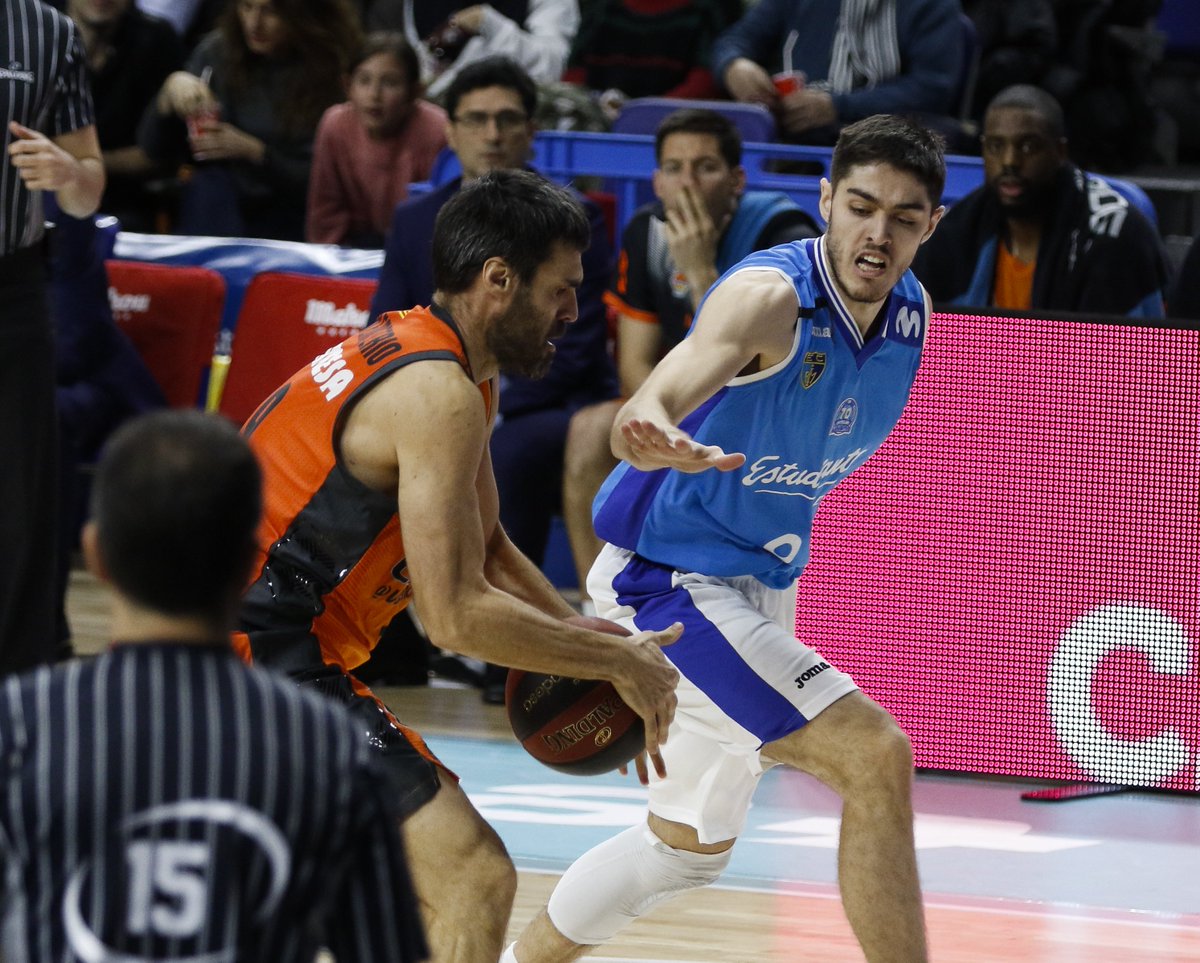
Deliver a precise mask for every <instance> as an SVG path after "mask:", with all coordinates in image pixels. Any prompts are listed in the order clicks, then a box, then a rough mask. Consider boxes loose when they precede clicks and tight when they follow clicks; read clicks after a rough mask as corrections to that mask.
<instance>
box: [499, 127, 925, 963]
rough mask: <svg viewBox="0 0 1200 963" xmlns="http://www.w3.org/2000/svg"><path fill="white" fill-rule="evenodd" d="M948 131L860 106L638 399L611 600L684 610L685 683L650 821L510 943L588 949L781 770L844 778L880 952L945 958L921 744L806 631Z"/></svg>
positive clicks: (861, 898)
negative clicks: (819, 554) (926, 904)
mask: <svg viewBox="0 0 1200 963" xmlns="http://www.w3.org/2000/svg"><path fill="white" fill-rule="evenodd" d="M944 181H945V163H944V159H943V156H942V145H941V143H940V141H939V140H938V139H937V138H936V137H935V136H934V135H933V134H931V133H929V132H928V131H926V130H925V129H924V128H922V127H919V126H917V125H915V124H913V123H911V122H909V121H907V120H903V119H901V118H898V117H892V116H876V117H870V118H867V119H866V120H863V121H859V122H858V123H855V124H851V125H850V126H848V127H846V128H845V129H844V130H843V131H842V134H841V136H840V138H839V139H838V143H837V147H836V148H835V150H834V153H833V160H832V166H831V169H830V180H828V181H822V183H821V199H820V210H821V214H822V216H823V217H824V218H825V220H826V221H827V224H828V227H827V229H826V233H825V235H824V236H823V237H821V238H816V239H809V240H803V241H797V242H793V243H791V244H785V245H782V246H779V247H775V248H771V249H770V250H768V251H764V252H759V253H756V254H751V255H750V256H749V257H747V258H746V259H745V260H743V261H741V262H740V263H739V264H737V265H736V266H734V267H733V268H732V269H730V270H729V271H728V272H726V273H725V274H724V275H723V276H722V277H721V278H719V279H718V281H717V283H716V285H715V286H714V287H713V288H712V289H710V291H709V293H708V295H707V296H706V298H705V301H704V302H703V304H702V305H701V307H700V311H699V314H698V316H697V319H696V323H695V324H694V326H693V328H692V331H691V333H690V334H689V336H688V337H687V338H686V339H685V340H684V341H682V342H681V343H680V344H679V345H678V346H677V347H675V348H674V349H673V350H672V351H671V352H670V353H669V354H668V355H667V356H666V357H665V358H664V359H663V360H662V361H661V362H659V364H658V366H657V367H655V369H654V371H653V372H652V373H651V374H650V376H649V378H648V379H647V380H646V382H645V383H644V384H643V385H642V387H641V388H640V389H639V390H638V391H637V392H636V393H635V394H634V396H633V397H632V398H631V399H630V400H629V402H628V403H627V404H626V405H625V406H624V407H623V408H622V410H621V412H620V413H619V415H618V417H617V420H616V424H615V425H614V428H613V436H612V443H613V451H614V453H615V454H616V455H617V456H618V457H620V458H621V459H623V462H624V464H622V465H621V466H620V467H618V468H617V470H616V471H615V472H614V473H613V474H612V475H611V476H610V477H609V479H608V481H607V482H606V483H605V484H604V486H603V488H601V490H600V493H599V494H598V495H597V497H596V504H595V522H596V531H597V534H599V535H600V537H601V538H603V539H604V540H605V541H606V542H607V545H606V546H605V548H604V549H603V551H602V552H601V555H600V557H599V558H598V559H597V561H596V564H595V566H594V567H593V568H592V571H591V574H590V576H589V578H588V590H589V591H590V593H591V597H592V598H593V600H595V602H596V608H597V614H598V615H602V616H604V617H606V618H610V619H614V620H616V621H619V622H621V623H623V624H625V625H626V626H628V627H631V628H636V629H648V628H653V627H655V626H663V625H667V624H670V623H671V622H673V621H680V622H682V623H683V624H684V626H685V628H684V632H683V635H682V636H681V638H680V640H679V641H678V642H677V643H675V645H673V646H671V647H670V648H668V649H664V652H665V653H666V654H667V656H668V658H669V659H670V660H671V661H672V662H673V663H674V664H675V667H676V668H677V669H678V670H679V674H680V681H679V685H678V689H677V695H678V699H679V704H678V709H677V711H676V715H675V721H674V723H673V724H672V726H671V730H670V739H669V740H668V741H667V742H666V743H665V744H664V745H663V746H662V760H661V762H663V763H665V775H664V774H663V771H662V767H661V766H660V765H657V763H659V762H660V760H655V762H656V765H655V766H654V767H653V768H652V770H651V771H650V772H647V767H646V766H645V764H644V760H639V766H638V771H639V775H640V776H641V778H642V781H643V782H646V783H648V785H649V793H650V807H649V814H648V818H647V822H646V824H642V825H638V826H634V827H632V828H631V829H629V830H626V831H625V832H623V833H621V834H619V835H617V836H615V837H614V838H612V839H610V840H609V841H608V842H605V843H602V844H601V845H600V846H597V847H596V848H595V849H593V850H591V851H590V852H588V853H586V854H584V855H583V856H582V857H581V858H580V859H579V860H577V861H576V862H575V863H574V864H573V865H572V866H571V868H570V869H568V870H567V872H566V874H565V875H564V876H563V878H562V880H561V881H560V882H559V884H558V886H557V887H556V888H555V890H554V892H553V894H552V895H551V897H550V901H549V904H548V905H547V907H546V909H545V910H544V911H543V912H542V913H541V914H540V915H539V916H538V917H537V918H535V919H534V921H533V922H532V923H530V925H529V926H528V927H527V928H526V930H525V932H524V933H523V934H522V935H521V937H520V939H519V940H518V941H517V942H516V943H515V944H513V945H512V946H510V947H509V948H508V949H507V950H506V951H505V955H504V956H503V957H502V958H501V963H506V961H507V963H513V961H519V963H551V961H554V963H558V961H567V960H573V959H576V958H577V957H579V956H582V955H584V954H585V953H586V952H587V951H588V950H589V949H591V948H592V947H593V946H596V945H598V944H601V943H604V942H606V941H607V940H609V939H611V938H612V937H613V936H614V935H615V934H616V933H617V932H618V931H619V930H620V929H621V928H622V927H623V926H625V925H626V924H628V923H629V922H631V921H632V920H634V919H635V918H637V917H638V916H640V915H642V914H644V913H646V912H647V911H648V910H650V909H651V908H652V907H653V906H655V905H656V904H658V903H660V902H662V901H663V900H665V899H667V898H669V897H670V896H672V895H674V894H676V893H678V892H681V891H683V890H686V889H689V888H692V887H697V886H703V885H705V884H707V883H711V882H712V881H714V880H715V879H716V878H717V877H718V876H719V875H720V874H721V872H722V870H723V869H724V868H725V866H726V864H727V863H728V861H729V856H730V852H731V850H732V847H733V844H734V842H735V840H736V838H737V836H738V834H739V833H740V832H741V830H742V828H743V826H744V823H745V817H746V811H747V809H748V808H749V805H750V797H751V795H752V794H753V792H754V789H755V786H756V785H757V783H758V780H759V777H760V776H761V775H762V773H763V772H764V771H765V770H766V769H767V768H769V767H770V766H772V765H775V764H780V763H782V764H785V765H789V766H792V767H794V768H796V769H799V770H801V771H803V772H807V773H810V774H811V775H813V776H815V777H816V778H817V779H819V780H820V781H821V782H823V783H825V784H826V785H827V786H829V787H830V788H832V789H833V790H835V791H836V792H837V793H838V794H839V795H840V796H841V797H842V800H843V810H842V827H841V837H840V851H839V861H838V865H839V884H840V888H841V894H842V901H843V905H844V907H845V911H846V916H847V917H848V919H849V921H850V925H851V927H852V928H853V930H854V933H855V935H856V936H857V938H858V940H859V943H860V944H861V946H862V949H863V952H864V954H865V956H866V958H867V960H869V961H871V963H878V961H897V963H898V961H903V963H914V961H924V960H926V959H927V953H926V943H925V925H924V913H923V909H922V904H921V892H920V884H919V881H918V878H917V864H916V853H915V850H914V845H913V826H912V823H913V816H912V801H911V796H912V771H913V762H912V751H911V747H910V745H909V742H908V739H907V737H906V736H905V734H904V733H903V732H902V731H901V730H900V728H899V727H898V726H897V725H896V722H895V721H894V720H893V719H892V717H891V716H890V715H889V714H888V713H887V712H886V711H885V710H884V709H883V708H881V707H880V706H879V705H877V704H876V703H874V702H873V701H871V700H870V699H869V698H867V697H866V696H865V695H864V694H863V693H862V692H860V691H859V690H858V688H857V687H856V686H855V684H854V681H853V680H852V679H851V678H850V677H849V676H848V675H846V674H844V673H842V672H840V671H839V670H838V669H837V668H835V667H834V666H831V665H830V664H829V663H828V662H827V661H826V660H825V659H823V658H822V657H821V655H820V654H819V653H818V652H816V651H814V650H813V649H810V648H808V647H807V646H805V645H803V644H801V643H800V642H799V641H797V640H796V639H795V637H794V624H793V622H794V617H795V599H796V594H795V581H796V578H797V577H798V576H799V575H800V573H801V571H802V570H803V568H804V564H805V562H806V560H807V557H808V541H809V535H810V531H811V527H812V519H813V514H814V513H815V511H816V508H817V505H818V503H819V501H820V499H821V498H822V496H823V495H825V494H826V493H827V492H829V491H830V490H831V489H832V488H833V486H834V485H836V484H837V483H838V482H839V481H840V480H841V479H843V478H845V477H846V476H847V475H848V474H849V473H850V472H851V471H853V470H854V469H855V468H857V467H858V466H859V465H861V464H862V463H863V462H864V461H866V460H867V458H869V457H870V456H871V454H872V453H873V452H874V451H875V450H876V449H877V448H878V447H879V446H880V444H882V442H883V441H884V439H885V438H886V437H887V436H888V434H889V433H890V432H891V430H892V428H893V427H894V426H895V424H896V421H897V420H898V419H899V417H900V413H901V411H902V410H903V408H904V405H905V403H906V401H907V399H908V394H909V390H910V388H911V386H912V382H913V378H914V376H915V375H916V371H917V365H918V363H919V361H920V357H921V347H922V343H923V341H924V337H925V331H926V327H927V325H928V323H929V315H930V305H929V299H928V297H927V296H926V294H925V291H924V289H923V288H922V287H921V285H920V283H919V282H918V281H917V280H916V278H915V277H914V276H913V275H912V273H911V272H910V271H909V270H908V267H909V264H910V263H911V261H912V259H913V256H914V255H915V253H916V251H917V248H918V247H919V246H920V245H921V244H922V243H923V242H925V241H926V240H927V239H928V238H929V237H930V235H931V234H932V233H933V231H934V228H935V227H936V226H937V223H938V220H939V219H940V218H941V216H942V213H943V208H942V207H941V205H940V200H941V194H942V187H943V184H944Z"/></svg>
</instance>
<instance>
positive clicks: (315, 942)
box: [0, 0, 425, 963]
mask: <svg viewBox="0 0 1200 963" xmlns="http://www.w3.org/2000/svg"><path fill="white" fill-rule="evenodd" d="M5 2H8V0H5ZM260 487H261V479H260V473H259V469H258V464H257V462H256V460H255V458H254V455H253V454H252V453H251V451H250V449H249V447H248V446H247V444H246V443H245V442H244V441H243V440H242V439H241V438H240V437H239V436H238V434H237V432H236V431H235V429H234V428H233V426H232V425H229V424H227V423H226V422H224V421H222V420H219V419H217V418H216V417H215V416H207V415H204V414H201V413H200V412H196V411H168V412H158V413H155V414H151V415H147V416H145V417H143V418H141V419H136V420H134V421H132V422H130V423H128V424H127V425H126V426H125V427H124V428H122V429H121V430H120V431H119V432H118V433H117V434H116V435H115V436H114V437H113V439H112V441H111V442H110V445H109V447H108V450H107V452H106V454H105V456H104V458H103V459H102V461H101V464H100V467H99V470H98V473H97V476H96V480H95V485H94V489H93V502H92V509H93V517H92V519H91V521H89V522H88V525H87V527H86V528H85V531H84V541H83V545H84V555H85V558H86V560H87V562H88V565H89V567H90V568H91V569H92V571H93V572H95V573H96V574H97V575H98V576H100V577H101V578H104V579H106V580H108V581H110V582H111V583H112V585H113V588H114V603H113V605H114V608H113V633H114V637H115V641H114V643H113V645H112V647H111V648H110V650H109V651H108V652H107V653H105V654H104V655H102V656H100V657H99V658H97V659H94V660H92V661H89V662H82V661H79V662H73V663H68V664H64V665H60V666H54V667H42V668H40V669H37V670H35V671H34V672H32V673H29V674H25V675H18V676H10V677H9V678H8V679H7V680H4V681H3V683H0V954H2V956H3V959H4V961H5V963H26V961H29V963H52V961H53V963H63V961H82V963H117V961H119V963H136V961H147V963H148V961H152V960H156V961H157V960H187V961H191V963H200V961H203V963H291V961H300V960H304V961H309V960H313V959H314V958H315V956H316V954H317V952H318V949H319V948H320V947H322V946H326V947H328V948H330V949H331V950H332V951H333V952H334V954H335V956H336V957H337V960H338V961H339V963H351V961H373V963H406V961H409V960H418V959H423V958H424V956H425V950H424V945H423V937H422V935H421V929H420V923H419V918H418V915H417V911H416V907H415V902H414V897H413V895H412V891H411V888H410V886H409V881H408V876H407V871H406V867H405V863H404V859H403V854H402V850H401V842H400V834H399V831H398V829H397V826H398V818H397V816H396V814H395V813H393V812H392V811H391V807H390V803H389V801H388V800H389V797H388V795H387V793H386V791H385V789H384V783H383V781H382V777H381V774H380V771H379V769H378V768H377V766H378V763H377V762H376V760H375V758H374V755H373V753H372V751H371V749H370V747H369V746H368V745H367V744H366V743H365V742H364V740H363V739H362V737H361V735H360V733H359V732H358V731H357V728H356V727H355V725H354V724H353V723H352V722H351V720H350V717H349V716H348V715H347V714H345V712H344V710H342V709H341V707H339V706H337V705H335V704H334V703H332V702H331V701H327V700H325V699H322V698H320V697H319V696H316V695H314V694H312V693H309V692H305V691H303V690H301V689H300V688H299V687H297V686H296V685H295V684H294V683H292V682H290V681H288V680H286V679H283V678H281V677H276V676H274V675H272V674H269V673H267V672H265V671H263V670H260V669H256V668H253V667H250V666H247V665H245V664H244V663H243V662H242V661H241V660H239V659H238V658H237V657H236V656H235V655H234V654H233V650H232V649H231V647H230V645H229V639H228V628H229V625H230V621H231V618H232V615H233V612H234V611H235V607H236V605H237V600H238V596H239V594H240V591H241V588H242V585H243V584H244V582H245V579H246V574H247V570H248V567H249V564H250V560H251V558H252V554H253V550H254V533H255V528H256V526H257V524H258V519H259V514H260V510H261V493H260Z"/></svg>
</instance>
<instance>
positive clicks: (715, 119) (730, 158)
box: [654, 107, 742, 167]
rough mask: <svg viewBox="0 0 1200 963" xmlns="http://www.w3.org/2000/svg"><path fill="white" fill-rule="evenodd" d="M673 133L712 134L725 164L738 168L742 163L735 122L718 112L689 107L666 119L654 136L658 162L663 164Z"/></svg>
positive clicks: (669, 115) (655, 154) (740, 141)
mask: <svg viewBox="0 0 1200 963" xmlns="http://www.w3.org/2000/svg"><path fill="white" fill-rule="evenodd" d="M672 134H711V135H712V136H713V137H715V138H716V139H717V150H718V151H719V152H720V154H721V157H722V158H724V160H725V163H726V164H728V165H729V166H730V167H737V166H738V165H739V164H740V163H741V162H742V138H741V135H740V134H739V133H738V129H737V127H735V126H734V125H733V122H732V121H730V120H729V118H728V117H725V116H724V115H722V114H718V113H717V112H716V111H715V110H704V109H701V108H697V107H685V108H684V109H683V110H677V111H675V112H674V113H672V114H668V115H667V116H666V117H664V118H663V121H662V123H661V124H659V125H658V130H657V131H655V133H654V160H655V161H656V162H659V163H661V162H662V148H663V142H664V141H666V139H667V138H668V137H670V136H671V135H672Z"/></svg>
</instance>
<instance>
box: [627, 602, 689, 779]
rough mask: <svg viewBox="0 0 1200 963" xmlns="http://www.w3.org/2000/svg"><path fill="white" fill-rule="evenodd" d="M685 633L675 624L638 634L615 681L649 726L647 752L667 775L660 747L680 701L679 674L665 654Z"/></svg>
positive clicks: (658, 768)
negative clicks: (665, 647)
mask: <svg viewBox="0 0 1200 963" xmlns="http://www.w3.org/2000/svg"><path fill="white" fill-rule="evenodd" d="M682 634H683V624H682V623H680V622H675V623H674V624H672V625H671V626H669V627H668V628H665V629H662V630H661V631H657V632H638V633H636V634H634V635H631V636H629V637H628V638H627V639H626V640H625V641H626V643H627V645H626V646H625V652H626V655H627V658H626V659H625V660H623V661H624V662H625V665H623V666H621V667H620V669H619V673H618V675H617V676H616V677H615V678H614V679H613V685H614V686H616V689H617V692H618V693H619V694H620V696H621V698H622V699H623V700H624V701H625V704H626V705H627V706H629V708H631V709H632V710H633V711H634V712H636V713H637V714H638V715H639V716H641V717H642V721H643V722H644V723H645V724H646V753H647V754H648V755H649V756H650V758H651V759H652V760H654V768H655V771H656V772H658V774H659V775H660V776H663V775H666V770H665V768H664V766H663V761H662V758H661V757H660V756H659V755H658V747H659V746H660V745H662V744H663V743H664V742H666V741H667V730H668V729H670V728H671V721H672V720H673V719H674V718H675V706H676V704H677V702H678V699H677V698H676V695H675V686H676V685H677V684H678V683H679V673H678V672H677V671H676V669H675V666H673V665H671V663H670V661H668V659H667V657H666V656H665V655H663V653H662V647H663V646H664V645H670V644H671V643H672V642H674V641H675V640H676V639H678V638H679V636H680V635H682Z"/></svg>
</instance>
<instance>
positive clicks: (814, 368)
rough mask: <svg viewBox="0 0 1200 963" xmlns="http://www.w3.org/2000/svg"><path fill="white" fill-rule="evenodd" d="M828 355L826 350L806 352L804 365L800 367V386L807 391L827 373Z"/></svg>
mask: <svg viewBox="0 0 1200 963" xmlns="http://www.w3.org/2000/svg"><path fill="white" fill-rule="evenodd" d="M825 361H826V355H825V352H824V351H806V352H804V367H803V368H801V369H800V387H802V388H803V389H804V390H805V391H807V390H808V389H809V388H811V387H812V386H813V385H815V384H816V383H817V380H818V379H819V378H820V377H821V375H822V374H824V373H825Z"/></svg>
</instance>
